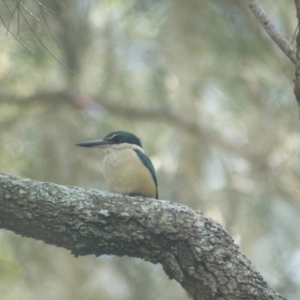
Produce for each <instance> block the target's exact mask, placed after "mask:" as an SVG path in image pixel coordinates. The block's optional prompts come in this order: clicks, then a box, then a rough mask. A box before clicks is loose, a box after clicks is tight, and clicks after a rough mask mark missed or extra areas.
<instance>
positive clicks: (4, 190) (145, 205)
mask: <svg viewBox="0 0 300 300" xmlns="http://www.w3.org/2000/svg"><path fill="white" fill-rule="evenodd" d="M0 227H1V228H5V229H8V230H12V231H14V232H15V233H17V234H21V235H23V236H27V237H31V238H34V239H39V240H43V241H44V242H46V243H48V244H53V245H56V246H59V247H63V248H66V249H69V250H71V251H72V253H73V254H75V255H76V256H78V255H87V254H95V255H97V256H98V255H102V254H115V255H118V256H123V255H128V256H131V257H139V258H142V259H144V260H147V261H150V262H152V263H161V264H162V265H163V268H164V270H165V272H166V273H167V274H168V276H169V277H170V278H174V279H175V280H177V281H178V282H180V284H181V285H182V287H183V288H184V289H185V290H186V291H187V292H188V294H189V295H191V297H192V298H193V299H195V300H198V299H199V300H200V299H202V300H203V299H207V300H208V299H210V300H211V299H218V300H221V299H222V300H227V299H228V300H229V299H235V300H239V299H253V300H254V299H257V300H258V299H259V300H264V299H284V298H283V297H282V296H280V295H279V294H277V293H276V292H274V291H272V290H271V289H270V288H269V287H268V286H267V284H266V282H265V281H264V280H263V279H262V277H261V276H260V275H259V273H257V272H256V271H255V270H254V268H253V266H252V265H251V263H250V262H249V261H248V260H247V258H246V257H245V256H244V255H242V254H241V253H240V252H239V251H238V247H237V245H235V244H234V242H233V240H232V239H231V237H230V236H229V235H228V234H227V232H226V231H225V230H224V229H222V227H221V226H220V225H219V224H217V223H216V222H215V221H213V220H211V219H208V218H205V217H204V216H203V215H202V213H201V212H199V211H193V210H191V209H190V208H188V207H187V206H184V205H181V204H177V203H171V202H169V201H163V200H160V201H159V200H154V199H147V198H140V197H135V198H132V197H128V196H124V195H120V194H111V193H107V192H103V191H97V190H86V189H83V188H78V187H66V186H60V185H56V184H53V183H43V182H37V181H32V180H30V179H22V178H19V177H15V176H10V175H5V174H0Z"/></svg>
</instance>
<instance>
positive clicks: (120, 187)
mask: <svg viewBox="0 0 300 300" xmlns="http://www.w3.org/2000/svg"><path fill="white" fill-rule="evenodd" d="M116 146H117V147H111V148H109V149H107V153H106V155H105V157H104V159H103V172H104V179H105V182H106V184H107V186H108V187H109V188H110V190H111V191H113V192H118V193H122V194H139V195H143V196H146V197H152V198H155V195H156V185H155V183H154V181H153V178H152V175H151V172H150V171H149V170H148V169H147V168H146V167H145V166H144V164H143V163H142V162H141V160H140V159H139V157H138V156H137V154H136V152H135V151H134V150H133V149H132V145H130V146H126V145H125V146H123V147H122V146H121V145H116Z"/></svg>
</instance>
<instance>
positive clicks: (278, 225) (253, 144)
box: [0, 0, 300, 300]
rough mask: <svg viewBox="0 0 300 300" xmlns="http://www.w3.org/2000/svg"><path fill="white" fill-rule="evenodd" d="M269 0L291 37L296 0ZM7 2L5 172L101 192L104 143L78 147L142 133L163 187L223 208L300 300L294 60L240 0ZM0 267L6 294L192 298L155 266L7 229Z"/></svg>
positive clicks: (264, 267) (225, 218) (174, 197)
mask: <svg viewBox="0 0 300 300" xmlns="http://www.w3.org/2000/svg"><path fill="white" fill-rule="evenodd" d="M259 2H260V3H261V5H262V6H263V8H264V10H265V11H266V12H267V14H268V15H269V17H270V18H271V19H272V20H273V22H274V23H275V25H276V26H277V27H278V28H279V29H280V31H281V32H282V33H283V34H284V35H285V36H286V38H287V39H289V40H292V36H293V33H294V30H295V28H296V24H297V20H296V17H295V9H294V7H293V2H292V1H280V0H260V1H259ZM0 11H1V21H2V23H4V24H6V27H7V28H8V29H7V28H5V26H4V25H3V26H2V27H1V29H0V33H1V34H0V86H1V89H0V96H1V97H0V144H1V147H0V168H1V172H5V173H11V174H17V175H21V176H26V177H29V178H33V179H37V180H41V181H51V182H56V183H59V184H67V185H78V186H82V187H86V188H98V189H106V186H105V184H104V182H103V177H102V175H101V161H102V158H103V154H102V153H101V152H99V151H98V150H89V151H88V150H85V149H79V148H76V147H75V146H74V144H76V143H77V142H80V141H84V140H89V139H96V138H101V137H103V136H104V135H105V134H107V133H109V132H111V131H114V130H120V129H121V130H127V131H131V132H134V133H136V134H137V135H138V136H139V137H140V138H141V139H142V141H143V146H144V148H145V150H146V153H147V154H148V155H149V156H150V158H151V159H152V161H153V163H154V165H155V167H156V169H157V174H158V182H159V193H160V198H161V199H169V200H171V201H177V202H181V203H184V204H186V205H189V206H190V207H192V208H194V209H200V210H202V211H204V212H205V214H206V215H207V216H210V217H212V218H214V219H216V220H217V221H219V222H220V223H221V224H222V225H223V226H224V227H225V228H226V229H227V230H228V231H229V232H230V234H231V235H232V236H233V237H234V238H235V240H236V242H237V243H238V244H239V245H240V247H241V250H242V252H243V253H245V254H246V255H247V257H249V259H250V260H251V261H252V262H253V264H254V265H255V266H256V268H257V269H258V271H259V272H261V274H262V275H263V276H264V278H265V279H266V280H267V281H268V282H269V283H270V284H271V285H272V287H273V288H274V289H276V290H277V291H278V292H280V293H282V294H283V295H285V296H286V297H288V298H289V299H290V300H292V299H299V297H300V289H299V280H300V273H299V266H300V253H299V243H300V236H299V234H298V228H299V226H300V218H299V213H300V200H299V199H300V189H299V179H300V171H299V170H300V169H299V162H300V160H299V153H300V136H299V132H298V131H299V120H298V111H297V104H296V101H295V99H294V96H293V76H294V69H293V65H292V64H291V63H290V61H289V59H287V58H286V57H285V56H284V55H283V54H282V53H281V52H280V50H279V49H278V48H277V47H276V45H274V44H273V42H272V41H271V40H270V39H269V38H268V37H267V35H266V34H265V32H264V31H263V30H262V29H261V28H260V26H259V25H258V23H257V21H256V20H255V18H254V17H253V16H252V15H251V13H250V11H249V10H248V8H247V6H246V4H245V1H234V0H215V1H209V0H201V1H199V0H190V1H180V0H172V1H171V0H164V1H158V0H155V1H154V0H151V1H150V0H124V1H120V0H102V1H100V0H98V1H93V0H84V1H83V0H72V1H71V0H56V1H46V0H43V1H40V2H39V1H37V0H28V1H9V0H2V1H1V2H0ZM12 34H13V35H14V36H15V38H14V37H12ZM16 39H18V40H19V41H20V43H19V42H18V41H17V40H16ZM21 43H22V44H23V45H24V46H23V45H22V44H21ZM28 48H29V49H30V50H31V51H30V50H28ZM32 52H34V53H32ZM49 52H50V53H49ZM53 56H54V57H55V58H56V59H54V58H53ZM63 65H64V66H65V67H64V66H63ZM67 68H69V69H70V70H72V71H73V72H75V73H76V74H77V76H75V75H74V74H73V73H72V72H70V71H69V70H68V69H67ZM0 279H1V280H0V294H1V299H2V300H11V299H18V300H19V299H21V300H27V299H28V300H29V299H30V300H32V299H45V300H48V299H49V300H54V299H55V300H60V299H61V300H68V299H72V300H76V299H78V300H81V299H87V300H89V299H90V300H94V299H102V300H106V299H107V300H113V299H124V300H126V299H131V300H134V299H137V300H139V299H145V300H153V299H175V300H176V299H181V300H182V299H188V297H187V295H185V292H184V291H183V290H182V289H181V287H180V286H179V284H177V283H176V282H174V281H169V280H168V279H167V277H166V275H165V274H164V272H163V271H162V268H161V266H159V265H157V266H154V265H151V264H149V263H146V262H142V261H141V260H138V259H129V258H118V257H106V256H104V257H100V258H95V257H81V258H74V257H72V256H71V254H70V253H69V252H68V251H66V250H64V249H59V248H56V247H54V246H50V245H45V244H44V243H42V242H38V241H34V240H30V239H25V238H22V237H19V236H16V235H14V234H13V233H10V232H7V231H3V232H1V236H0Z"/></svg>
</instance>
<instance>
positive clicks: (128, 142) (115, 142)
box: [77, 131, 143, 149]
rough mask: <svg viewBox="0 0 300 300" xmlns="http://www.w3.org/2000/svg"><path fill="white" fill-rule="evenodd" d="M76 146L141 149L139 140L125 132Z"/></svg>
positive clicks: (111, 134) (118, 132)
mask: <svg viewBox="0 0 300 300" xmlns="http://www.w3.org/2000/svg"><path fill="white" fill-rule="evenodd" d="M77 146H80V147H87V148H92V147H98V148H122V147H123V146H124V147H126V146H128V147H132V148H134V147H140V148H141V149H142V148H143V147H142V143H141V141H140V139H139V138H138V137H137V136H135V135H134V134H132V133H130V132H127V131H114V132H112V133H109V134H108V135H107V136H105V137H104V139H103V140H96V141H90V142H83V143H79V144H77Z"/></svg>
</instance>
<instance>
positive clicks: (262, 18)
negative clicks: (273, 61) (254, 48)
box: [248, 0, 296, 64]
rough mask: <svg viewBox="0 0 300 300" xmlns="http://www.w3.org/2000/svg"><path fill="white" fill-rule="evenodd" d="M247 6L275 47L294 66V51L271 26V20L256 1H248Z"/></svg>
mask: <svg viewBox="0 0 300 300" xmlns="http://www.w3.org/2000/svg"><path fill="white" fill-rule="evenodd" d="M248 5H249V8H250V9H251V11H252V12H253V14H254V16H255V17H256V19H257V20H258V21H259V23H260V24H261V25H262V26H263V28H264V29H265V30H266V32H267V33H268V35H269V36H270V37H271V39H272V40H273V41H274V42H275V43H276V44H277V46H278V47H279V48H280V49H281V50H282V51H283V52H284V54H285V55H286V56H287V57H288V58H289V59H290V60H291V61H292V63H293V64H296V51H295V49H294V48H293V47H292V45H291V44H290V43H289V41H288V40H286V39H285V38H284V37H283V36H282V34H281V33H280V32H279V30H277V29H276V27H275V26H274V25H273V24H272V22H271V20H270V19H269V18H268V16H267V15H266V14H265V12H264V11H263V9H262V8H261V7H260V6H259V4H258V2H257V0H248Z"/></svg>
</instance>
